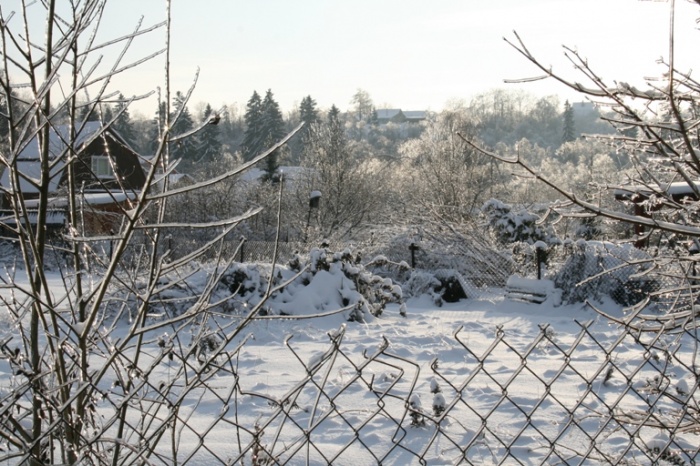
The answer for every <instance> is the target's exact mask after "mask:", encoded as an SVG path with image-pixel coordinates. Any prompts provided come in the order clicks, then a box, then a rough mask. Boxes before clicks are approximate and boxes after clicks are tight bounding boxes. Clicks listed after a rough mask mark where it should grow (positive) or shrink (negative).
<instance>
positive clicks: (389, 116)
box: [376, 108, 428, 124]
mask: <svg viewBox="0 0 700 466" xmlns="http://www.w3.org/2000/svg"><path fill="white" fill-rule="evenodd" d="M376 112H377V123H380V124H385V123H389V122H391V123H406V122H408V123H420V122H421V121H423V120H425V119H427V117H428V112H426V111H424V110H406V111H405V112H404V111H403V110H401V109H400V108H380V109H377V110H376Z"/></svg>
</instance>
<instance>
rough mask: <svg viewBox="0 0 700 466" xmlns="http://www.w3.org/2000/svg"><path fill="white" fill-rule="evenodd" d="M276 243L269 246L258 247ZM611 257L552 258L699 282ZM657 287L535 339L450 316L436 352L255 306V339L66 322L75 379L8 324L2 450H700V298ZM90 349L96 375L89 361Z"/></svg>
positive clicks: (411, 453)
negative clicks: (23, 347) (130, 335)
mask: <svg viewBox="0 0 700 466" xmlns="http://www.w3.org/2000/svg"><path fill="white" fill-rule="evenodd" d="M336 247H338V246H336ZM292 250H294V251H296V248H290V251H292ZM278 251H281V249H280V250H278ZM239 252H240V251H239ZM609 252H610V251H609V250H608V253H609ZM269 253H270V252H269V248H268V246H267V245H266V246H265V247H264V248H257V245H256V243H252V244H251V245H250V246H249V249H248V252H244V254H246V255H248V254H250V256H249V257H250V258H251V260H255V259H253V258H254V257H256V256H255V255H256V254H259V257H260V259H259V260H264V259H263V256H264V254H269ZM284 254H285V253H284V252H282V253H280V254H278V257H283V256H284ZM608 255H609V254H602V253H600V251H599V252H598V253H593V252H591V251H579V255H578V256H577V255H576V254H573V253H572V254H571V255H569V256H566V257H565V260H563V261H561V262H560V264H561V265H560V266H558V269H554V268H553V270H552V271H551V273H553V274H561V273H562V272H561V271H562V270H567V267H566V263H567V261H572V264H573V265H571V266H570V267H569V269H573V270H576V271H578V272H579V274H578V275H573V276H571V277H568V278H569V279H571V280H578V282H576V283H577V284H576V286H586V284H587V283H593V280H592V279H591V278H590V277H598V274H601V273H602V272H605V273H609V274H615V273H619V274H620V275H619V276H618V278H616V279H615V280H610V279H608V282H609V283H614V282H615V281H616V280H617V281H619V282H620V283H625V282H626V281H627V282H629V281H634V280H644V281H657V282H659V283H660V285H659V290H673V289H682V290H686V288H684V287H683V286H682V285H683V283H685V284H686V285H687V284H688V283H689V282H692V275H690V277H691V278H690V279H688V276H689V275H688V274H687V269H688V267H691V266H690V265H688V267H685V268H684V266H683V263H682V262H676V263H674V267H677V268H678V270H676V268H671V267H665V268H663V269H659V268H658V266H655V267H656V268H654V270H649V267H650V264H651V263H650V262H648V261H646V260H642V259H639V258H636V257H632V258H630V257H628V256H624V255H622V254H619V255H617V256H616V258H617V259H618V260H619V261H621V262H615V261H612V260H611V259H608ZM265 257H267V256H265ZM582 258H583V259H582ZM576 261H579V262H576ZM606 261H607V262H606ZM587 264H589V265H590V267H591V269H590V270H589V269H588V268H586V267H588V266H589V265H587ZM656 264H657V265H658V262H657V263H656ZM583 266H585V267H583ZM625 268H628V269H625ZM601 270H602V272H601ZM581 277H585V278H584V279H581ZM600 277H602V279H605V275H604V274H603V275H600ZM600 277H598V278H600ZM598 278H595V279H598ZM644 292H645V293H647V295H648V296H649V297H651V298H654V299H656V300H657V302H658V303H661V304H660V305H659V306H657V307H656V308H652V314H646V315H642V313H641V312H639V310H637V311H633V312H632V313H631V314H630V315H629V316H624V315H622V316H608V317H611V319H610V320H607V319H603V318H600V319H598V318H596V319H593V320H590V321H585V322H583V321H580V322H577V324H576V325H577V330H576V331H574V332H570V331H566V332H561V331H559V330H558V329H557V328H556V326H550V325H547V324H542V325H540V326H539V327H538V329H537V332H535V335H534V336H532V333H527V334H520V333H518V332H517V331H514V330H513V329H510V330H508V329H506V328H504V327H497V328H492V329H489V330H490V331H492V332H493V333H492V335H491V336H489V337H484V331H485V330H486V329H485V328H484V326H482V325H478V324H477V323H475V322H470V323H465V324H463V325H461V326H456V328H449V329H445V330H446V332H445V334H444V335H441V336H440V338H439V349H436V348H432V349H431V351H433V352H434V353H435V354H434V355H432V356H431V357H430V358H423V359H422V360H418V359H416V358H415V353H414V352H411V351H406V350H405V348H401V347H400V346H397V345H394V344H392V338H391V337H388V338H384V337H381V338H380V337H377V339H376V340H375V341H374V342H373V343H372V342H371V341H370V340H368V339H367V338H366V337H365V338H364V339H363V340H362V341H363V344H362V345H358V343H357V340H356V337H357V332H358V331H359V330H357V328H358V327H359V326H360V324H356V323H355V324H348V326H345V325H343V326H340V327H339V328H336V329H334V330H332V331H329V332H328V333H327V335H326V336H325V337H323V338H309V337H308V333H305V332H296V331H295V329H294V327H291V330H290V333H289V335H288V336H287V337H286V338H285V339H284V340H283V343H280V344H275V345H274V347H272V346H269V341H267V340H265V339H262V340H261V342H258V341H257V340H256V338H255V331H256V329H257V330H260V329H261V328H263V327H262V326H268V325H269V326H272V327H273V329H272V330H271V331H282V330H284V331H286V330H288V329H289V327H283V326H280V327H279V328H278V330H275V329H276V328H277V327H274V326H275V325H278V324H281V323H284V322H285V321H284V320H282V321H274V322H273V321H272V320H270V319H260V320H257V321H255V325H257V326H258V327H256V328H253V329H251V328H248V327H245V329H246V330H245V331H250V332H251V334H250V335H248V336H242V333H243V332H242V329H243V328H244V327H241V318H242V317H241V316H240V315H230V314H225V313H222V314H218V315H214V314H212V315H210V316H209V317H207V318H206V319H205V317H204V316H196V315H195V316H183V317H182V318H181V320H179V321H178V322H179V323H178V325H179V326H178V327H177V328H173V329H172V331H171V332H170V333H166V332H163V331H149V332H144V334H143V340H141V341H140V342H139V343H138V344H134V345H132V346H128V347H125V348H122V349H119V350H116V349H115V348H117V345H116V344H115V343H116V341H118V340H119V338H120V335H119V331H117V332H116V333H115V331H114V329H112V331H110V332H102V331H98V332H96V333H95V339H94V340H93V341H92V342H91V343H90V344H91V346H90V348H89V349H88V350H89V351H87V353H85V351H86V349H84V348H80V347H79V344H78V340H77V338H76V332H77V330H76V329H74V328H72V327H70V326H65V328H63V327H61V326H59V327H61V328H63V330H61V332H62V333H61V334H58V335H56V336H55V339H54V342H56V343H60V350H59V353H60V354H63V355H64V356H65V357H68V358H75V360H76V362H75V365H74V366H73V369H70V370H74V371H75V373H74V374H73V375H72V376H71V377H66V374H63V379H64V380H65V379H68V380H70V381H71V382H70V383H71V384H72V385H71V387H66V386H61V385H59V384H57V383H56V380H57V379H56V376H55V374H54V373H53V369H52V367H51V366H50V364H48V363H50V358H47V359H46V361H47V364H46V366H45V370H44V371H43V372H41V373H33V372H32V371H31V369H30V367H32V366H31V364H30V363H29V361H28V360H27V357H26V355H24V354H23V353H22V352H21V351H18V345H17V343H18V342H17V341H16V339H17V336H12V335H10V336H8V337H7V338H5V339H3V340H2V341H0V372H2V373H7V374H12V377H11V379H10V380H7V381H5V382H4V383H3V384H2V387H1V390H0V438H1V439H2V442H1V444H0V462H3V464H61V463H62V459H63V458H64V457H65V450H66V449H69V448H72V449H73V453H74V454H75V456H76V457H77V459H78V463H79V464H99V465H101V464H115V465H116V464H123V465H127V464H158V465H170V464H222V465H223V464H225V465H234V464H236V465H239V464H241V465H256V466H257V465H272V464H290V465H297V464H318V465H321V464H384V465H391V464H395V465H403V464H695V463H696V459H697V456H698V453H700V445H699V443H698V441H697V440H698V435H700V392H699V391H698V384H699V382H698V380H699V378H698V374H699V373H700V372H699V369H698V363H697V358H698V355H699V353H700V348H699V339H698V329H697V318H698V310H697V307H694V306H693V305H692V303H693V302H692V301H687V304H686V305H685V306H680V307H679V306H678V302H679V299H680V298H679V296H681V295H679V294H678V293H676V294H675V295H674V296H675V297H674V298H673V302H674V303H675V305H676V310H677V312H674V313H673V314H670V315H669V314H666V313H664V312H661V311H663V305H662V304H663V303H665V301H664V299H666V298H668V297H669V293H668V292H665V293H662V292H658V293H657V292H656V291H654V290H651V289H647V290H644ZM680 293H681V294H682V297H683V299H686V298H688V297H692V296H693V293H692V290H691V291H690V292H687V291H682V292H680ZM669 299H671V298H669ZM5 304H6V305H9V302H6V303H5ZM12 305H13V306H14V309H16V310H17V312H18V314H17V315H16V318H17V319H18V320H21V319H23V318H26V315H27V314H26V313H27V312H28V311H27V310H26V309H27V308H26V307H25V306H24V305H22V304H21V303H16V302H13V303H12ZM152 318H153V319H155V321H156V322H157V320H158V317H157V316H155V317H152ZM205 320H206V323H207V325H205ZM610 322H617V323H616V324H614V325H611V324H609V323H610ZM264 328H265V330H266V331H268V330H270V329H268V328H267V327H264ZM133 329H134V327H131V328H130V330H127V329H126V328H125V329H123V330H122V331H123V332H132V331H134V330H133ZM395 330H396V332H400V329H395ZM21 338H27V336H26V335H23V336H21ZM411 344H414V345H417V346H421V345H424V346H425V345H427V341H415V342H412V343H411ZM426 351H427V350H426ZM59 353H56V354H59ZM80 354H89V358H90V361H91V362H90V366H91V367H94V368H95V372H91V373H88V374H82V373H79V372H78V369H77V368H78V367H79V364H78V360H77V359H78V357H79V355H80ZM289 361H295V364H294V365H290V363H289ZM69 368H70V365H69ZM98 372H99V373H98ZM105 374H106V375H105ZM261 374H267V375H265V377H267V379H266V380H267V383H264V384H261V383H259V381H260V380H261ZM95 380H99V382H94V381H95ZM61 390H72V392H71V393H72V395H71V396H70V397H68V398H69V399H71V397H72V398H73V399H77V398H80V397H87V398H89V399H90V403H87V406H88V409H86V410H84V411H82V412H75V411H73V408H72V404H71V403H62V402H59V397H58V396H57V394H58V393H59V392H60V391H61ZM62 399H66V397H65V396H63V397H62ZM81 405H82V406H85V405H86V404H85V403H82V404H81ZM37 406H39V407H40V409H39V410H38V411H37V410H36V409H35V408H36V407H37ZM37 422H38V425H40V426H41V429H42V432H41V435H39V436H36V435H34V434H35V432H33V431H32V430H31V429H32V426H35V425H37ZM66 439H68V440H69V442H66Z"/></svg>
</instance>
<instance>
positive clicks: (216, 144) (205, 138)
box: [199, 104, 221, 162]
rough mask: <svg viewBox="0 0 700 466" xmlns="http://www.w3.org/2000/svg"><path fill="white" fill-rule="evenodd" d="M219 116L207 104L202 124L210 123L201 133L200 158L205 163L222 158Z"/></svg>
mask: <svg viewBox="0 0 700 466" xmlns="http://www.w3.org/2000/svg"><path fill="white" fill-rule="evenodd" d="M216 117H217V115H216V114H215V113H214V110H212V108H211V105H209V104H207V106H206V107H205V108H204V113H203V114H202V122H207V121H208V122H209V123H208V124H206V125H205V126H204V127H203V128H202V130H201V131H200V132H199V142H200V146H199V157H200V159H201V160H202V161H203V162H211V161H213V160H216V159H218V158H219V157H220V156H221V139H220V133H219V126H218V125H217V124H216V123H218V119H217V118H216Z"/></svg>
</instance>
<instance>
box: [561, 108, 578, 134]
mask: <svg viewBox="0 0 700 466" xmlns="http://www.w3.org/2000/svg"><path fill="white" fill-rule="evenodd" d="M575 139H576V130H575V128H574V108H573V107H572V106H571V104H569V101H568V100H567V101H566V102H564V134H563V136H562V142H571V141H574V140H575Z"/></svg>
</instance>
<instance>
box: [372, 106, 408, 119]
mask: <svg viewBox="0 0 700 466" xmlns="http://www.w3.org/2000/svg"><path fill="white" fill-rule="evenodd" d="M376 112H377V118H378V119H379V120H391V119H392V118H394V117H395V116H397V115H399V114H400V113H402V112H401V109H400V108H379V109H377V110H376Z"/></svg>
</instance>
